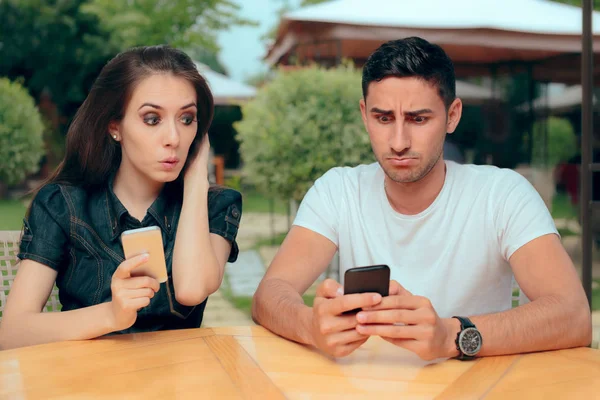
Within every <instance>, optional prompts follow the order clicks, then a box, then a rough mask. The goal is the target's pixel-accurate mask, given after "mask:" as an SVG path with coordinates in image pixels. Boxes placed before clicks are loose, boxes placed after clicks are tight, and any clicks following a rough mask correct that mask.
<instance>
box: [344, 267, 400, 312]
mask: <svg viewBox="0 0 600 400" xmlns="http://www.w3.org/2000/svg"><path fill="white" fill-rule="evenodd" d="M389 291H390V267H388V266H387V265H383V264H382V265H369V266H366V267H356V268H350V269H349V270H347V271H346V272H345V273H344V294H354V293H379V294H380V295H382V296H388V295H389ZM358 311H360V309H356V310H350V311H346V312H345V313H344V314H353V313H357V312H358Z"/></svg>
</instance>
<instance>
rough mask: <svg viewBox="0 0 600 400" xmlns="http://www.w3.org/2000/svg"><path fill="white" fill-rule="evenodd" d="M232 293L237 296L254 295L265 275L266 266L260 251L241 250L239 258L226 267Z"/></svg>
mask: <svg viewBox="0 0 600 400" xmlns="http://www.w3.org/2000/svg"><path fill="white" fill-rule="evenodd" d="M225 271H226V272H225V273H226V274H227V281H228V282H229V289H230V290H231V293H232V294H233V295H234V296H236V297H240V296H244V297H252V296H254V293H255V292H256V289H257V288H258V284H259V283H260V281H261V280H262V278H263V276H264V275H265V266H264V264H263V261H262V260H261V258H260V255H259V253H258V251H256V250H246V251H242V252H240V254H239V256H238V259H237V261H236V262H235V263H233V264H227V267H226V268H225Z"/></svg>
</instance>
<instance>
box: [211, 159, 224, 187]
mask: <svg viewBox="0 0 600 400" xmlns="http://www.w3.org/2000/svg"><path fill="white" fill-rule="evenodd" d="M213 164H214V165H215V183H216V184H217V185H223V184H224V182H225V158H224V157H223V156H215V157H214V159H213Z"/></svg>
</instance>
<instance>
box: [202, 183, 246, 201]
mask: <svg viewBox="0 0 600 400" xmlns="http://www.w3.org/2000/svg"><path fill="white" fill-rule="evenodd" d="M208 201H209V204H210V203H212V202H219V203H221V202H226V203H228V204H231V203H237V202H240V203H241V201H242V194H241V193H240V192H238V191H237V190H235V189H231V188H228V187H226V186H213V187H211V188H210V190H209V191H208Z"/></svg>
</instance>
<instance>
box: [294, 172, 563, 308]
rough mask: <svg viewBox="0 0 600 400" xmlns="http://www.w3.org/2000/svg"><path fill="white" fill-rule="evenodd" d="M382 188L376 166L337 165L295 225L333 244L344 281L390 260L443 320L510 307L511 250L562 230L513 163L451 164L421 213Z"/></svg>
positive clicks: (321, 181) (410, 287)
mask: <svg viewBox="0 0 600 400" xmlns="http://www.w3.org/2000/svg"><path fill="white" fill-rule="evenodd" d="M383 185H384V172H383V170H382V169H381V167H380V166H379V164H378V163H373V164H370V165H360V166H358V167H355V168H349V167H338V168H333V169H331V170H329V171H328V172H327V173H326V174H324V175H323V176H322V177H321V178H319V179H318V180H317V181H316V182H315V184H314V185H313V187H312V188H311V189H310V190H309V191H308V193H307V194H306V196H305V197H304V200H303V201H302V203H301V205H300V208H299V210H298V214H297V217H296V219H295V221H294V225H298V226H302V227H304V228H307V229H310V230H312V231H314V232H316V233H319V234H321V235H323V236H325V237H326V238H328V239H329V240H331V241H332V242H333V243H335V244H336V246H337V247H338V251H339V258H340V281H343V276H344V272H345V271H346V270H347V269H349V268H352V267H359V266H366V265H374V264H387V265H388V266H389V267H390V270H391V278H392V279H395V280H397V281H398V282H399V283H400V284H401V285H402V286H404V287H405V288H406V289H408V290H409V291H410V292H411V293H413V294H415V295H420V296H425V297H427V298H428V299H429V300H431V302H432V304H433V306H434V308H435V310H436V311H437V313H438V315H439V316H440V317H442V318H449V317H452V316H453V315H463V316H469V315H478V314H486V313H492V312H499V311H503V310H507V309H509V308H511V296H512V289H511V286H512V285H511V284H512V278H513V274H512V270H511V268H510V264H509V263H508V260H509V259H510V257H511V255H512V254H513V253H514V252H515V251H516V250H517V249H519V248H520V247H521V246H523V245H524V244H526V243H528V242H530V241H531V240H533V239H535V238H537V237H540V236H542V235H545V234H549V233H555V234H557V235H558V232H557V230H556V227H555V225H554V220H553V219H552V217H551V215H550V213H549V211H548V209H547V207H546V205H545V204H544V202H543V200H542V199H541V197H540V196H539V194H538V193H537V191H536V190H535V189H534V188H533V186H532V185H531V184H530V183H529V182H528V181H527V180H526V179H525V178H524V177H523V176H521V175H519V174H518V173H516V172H514V171H512V170H510V169H500V168H497V167H493V166H476V165H460V164H456V163H454V162H452V161H446V178H445V181H444V186H443V188H442V190H441V192H440V193H439V195H438V196H437V198H436V199H435V201H434V202H433V203H432V204H431V205H430V206H429V207H428V208H427V209H426V210H425V211H423V212H421V213H419V214H417V215H402V214H399V213H398V212H396V211H395V210H394V209H393V208H392V206H391V205H390V203H389V201H388V199H387V196H386V194H385V189H384V186H383ZM342 283H343V282H342Z"/></svg>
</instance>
